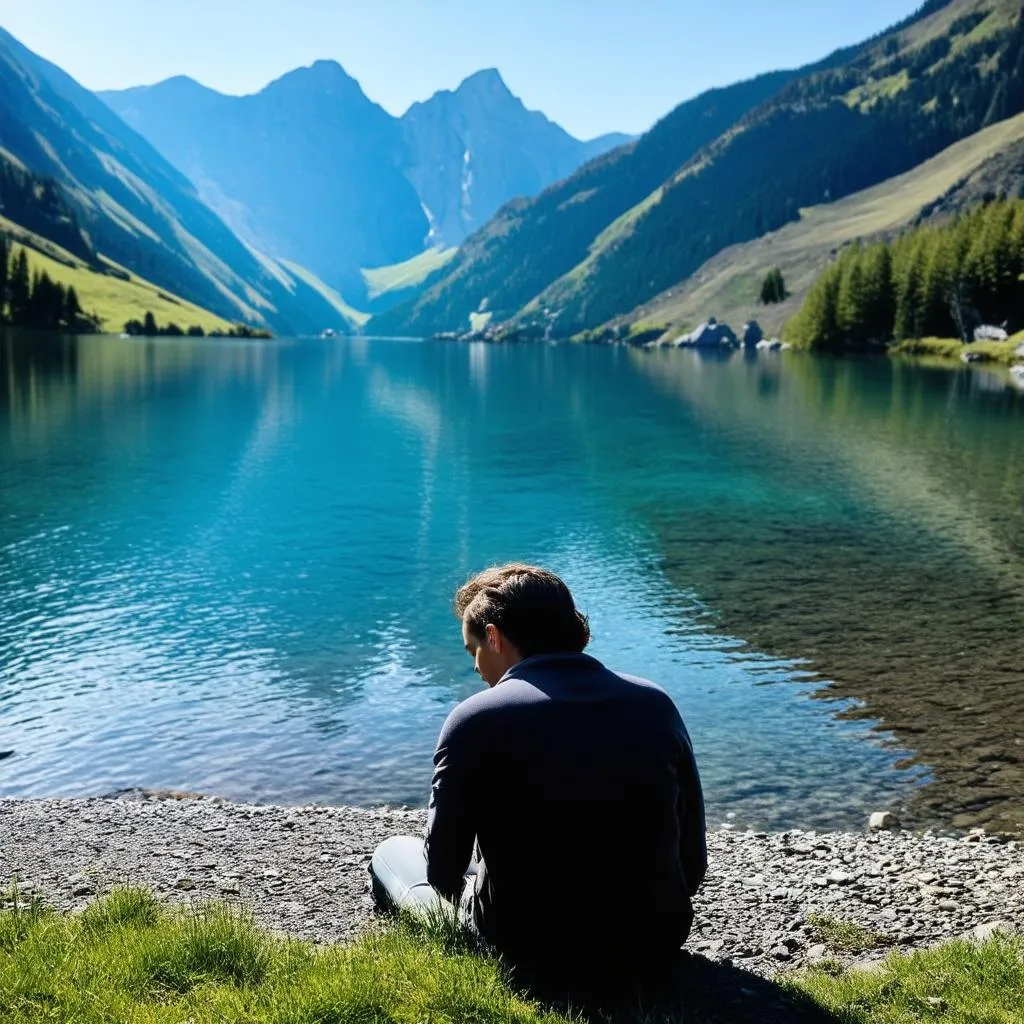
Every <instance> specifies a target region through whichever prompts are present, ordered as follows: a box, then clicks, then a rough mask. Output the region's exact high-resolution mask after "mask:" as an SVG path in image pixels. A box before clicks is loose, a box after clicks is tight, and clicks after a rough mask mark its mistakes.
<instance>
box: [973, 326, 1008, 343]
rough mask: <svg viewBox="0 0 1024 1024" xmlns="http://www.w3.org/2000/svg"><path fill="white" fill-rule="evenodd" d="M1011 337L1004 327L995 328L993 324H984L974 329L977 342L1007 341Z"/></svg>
mask: <svg viewBox="0 0 1024 1024" xmlns="http://www.w3.org/2000/svg"><path fill="white" fill-rule="evenodd" d="M1009 337H1010V336H1009V335H1008V334H1007V333H1006V331H1005V330H1004V329H1003V328H1002V327H995V326H994V325H992V324H982V325H981V326H980V327H975V328H974V340H975V341H1006V340H1007V339H1008V338H1009Z"/></svg>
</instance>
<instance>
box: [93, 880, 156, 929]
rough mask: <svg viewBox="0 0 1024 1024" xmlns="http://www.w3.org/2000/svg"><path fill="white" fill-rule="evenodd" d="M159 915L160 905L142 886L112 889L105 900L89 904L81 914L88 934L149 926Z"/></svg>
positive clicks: (153, 923)
mask: <svg viewBox="0 0 1024 1024" xmlns="http://www.w3.org/2000/svg"><path fill="white" fill-rule="evenodd" d="M159 917H160V904H159V903H158V902H157V900H156V897H155V896H153V895H152V894H151V893H149V892H147V891H146V890H145V889H137V888H127V887H126V888H123V889H115V890H113V891H112V892H111V893H109V894H108V895H107V896H106V898H105V899H102V900H98V901H97V902H95V903H91V904H90V905H89V906H88V907H86V908H85V910H83V911H82V914H81V923H82V927H83V928H84V929H85V930H86V931H87V932H89V933H91V934H93V935H96V936H100V935H106V934H108V933H110V932H111V931H113V930H114V929H117V928H130V927H133V926H134V927H143V928H145V927H150V926H152V925H155V924H156V923H157V920H158V919H159Z"/></svg>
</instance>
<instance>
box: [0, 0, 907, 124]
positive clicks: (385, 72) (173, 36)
mask: <svg viewBox="0 0 1024 1024" xmlns="http://www.w3.org/2000/svg"><path fill="white" fill-rule="evenodd" d="M918 6H920V0H2V2H0V25H2V26H3V27H4V28H6V29H7V30H8V31H9V32H11V33H13V34H14V35H15V36H17V37H18V38H19V39H20V40H21V41H22V42H23V43H24V44H25V45H26V46H28V47H29V48H30V49H33V50H35V51H36V52H37V53H39V54H40V55H42V56H43V57H46V58H47V59H49V60H51V61H53V62H54V63H56V64H59V65H60V66H61V67H63V68H64V69H65V70H66V71H68V72H69V73H70V74H71V75H73V76H74V77H75V78H77V79H78V80H79V81H80V82H81V83H82V84H83V85H85V86H87V87H88V88H90V89H115V88H122V87H126V86H130V85H142V84H149V83H152V82H157V81H160V80H161V79H164V78H169V77H170V76H172V75H176V74H185V75H190V76H191V77H192V78H195V79H197V80H199V81H200V82H202V83H203V84H205V85H208V86H210V87H212V88H214V89H219V90H220V91H222V92H229V93H248V92H255V91H257V90H259V89H260V88H262V87H263V86H264V85H266V84H267V82H269V81H271V80H272V79H274V78H277V77H278V76H280V75H282V74H284V73H285V72H286V71H290V70H291V69H292V68H295V67H299V66H300V65H304V64H310V63H312V62H313V61H314V60H316V59H318V58H332V59H334V60H337V61H339V62H340V63H341V64H342V65H343V66H344V67H345V69H346V70H347V71H348V72H349V73H350V74H351V75H353V76H354V77H355V78H357V79H358V80H359V81H360V83H361V84H362V86H363V89H364V91H365V92H366V94H367V95H368V96H369V97H370V98H371V99H373V100H376V101H377V102H378V103H380V104H381V105H382V106H384V107H385V108H386V109H387V110H390V111H391V112H392V113H396V114H400V113H402V112H404V111H405V109H406V108H407V107H408V106H409V104H410V103H412V102H413V101H415V100H417V99H426V98H427V97H428V96H429V95H431V94H432V93H433V92H435V91H436V90H437V89H444V88H453V87H454V86H456V85H457V84H458V83H459V82H460V81H461V80H462V79H463V78H465V77H466V76H467V75H469V74H471V73H472V72H473V71H476V70H479V69H480V68H483V67H497V68H498V69H499V70H500V71H501V73H502V74H503V75H504V77H505V81H506V82H508V84H509V87H510V88H511V89H512V91H513V92H515V93H516V94H517V95H519V96H520V97H522V99H523V101H524V102H525V103H526V105H527V106H528V107H531V108H535V109H539V110H543V111H544V113H546V114H547V115H548V116H549V117H551V118H552V119H553V120H555V121H558V122H559V123H560V124H562V125H563V126H564V127H565V128H567V129H568V130H569V131H571V132H572V133H573V134H575V135H578V136H581V137H585V138H586V137H590V136H593V135H597V134H600V133H602V132H606V131H613V130H621V131H629V132H640V131H643V130H645V129H646V128H648V127H650V125H651V124H652V123H653V122H654V121H656V120H657V119H658V118H659V117H660V116H662V115H663V114H665V113H667V112H668V111H669V110H671V109H672V107H674V106H675V105H676V104H677V103H679V102H681V101H682V100H684V99H688V98H689V97H691V96H694V95H695V94H696V93H698V92H700V91H702V90H703V89H706V88H709V87H710V86H714V85H726V84H728V83H730V82H735V81H737V80H739V79H741V78H747V77H749V76H751V75H753V74H756V73H757V72H760V71H766V70H770V69H774V68H782V67H793V66H797V65H800V64H804V63H807V62H809V61H812V60H816V59H818V58H819V57H823V56H824V55H825V54H826V53H828V52H830V51H831V50H833V49H835V48H836V47H838V46H843V45H846V44H848V43H853V42H858V41H860V40H861V39H863V38H865V37H867V36H869V35H872V34H874V33H875V32H877V31H879V30H881V29H882V28H885V27H887V26H888V25H890V24H892V23H893V22H896V21H898V20H900V19H901V18H903V17H904V16H906V15H907V14H909V13H910V12H911V11H912V10H914V9H915V8H917V7H918Z"/></svg>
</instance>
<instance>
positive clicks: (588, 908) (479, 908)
mask: <svg viewBox="0 0 1024 1024" xmlns="http://www.w3.org/2000/svg"><path fill="white" fill-rule="evenodd" d="M474 837H476V838H477V839H478V841H479V846H480V852H481V855H482V858H483V861H484V866H483V868H482V870H481V871H480V873H479V875H478V877H477V882H476V892H475V899H474V919H475V923H476V926H477V928H478V929H479V930H480V932H481V933H482V934H483V935H484V936H485V937H486V938H488V939H489V940H490V941H492V942H493V943H494V944H495V945H497V946H498V947H499V949H501V950H502V951H503V952H505V953H506V954H508V955H509V956H510V957H512V958H513V959H516V960H522V961H527V962H539V963H549V962H563V961H583V962H586V961H588V960H590V959H595V958H596V959H599V960H600V959H605V958H608V957H611V958H615V957H616V956H619V955H623V954H624V953H625V952H627V951H643V950H645V949H651V950H665V951H667V950H668V949H671V948H677V947H678V946H679V945H680V944H681V943H682V942H683V941H684V940H685V938H686V934H687V932H688V930H689V925H690V920H691V916H692V911H691V907H690V896H691V895H692V893H693V892H694V891H695V890H696V888H697V886H698V885H699V884H700V882H701V880H702V879H703V876H704V870H705V864H706V853H705V846H704V808H703V801H702V798H701V791H700V782H699V779H698V775H697V769H696V765H695V763H694V759H693V752H692V749H691V746H690V741H689V737H688V736H687V733H686V729H685V728H684V726H683V723H682V720H681V718H680V717H679V713H678V711H677V710H676V708H675V706H674V705H673V703H672V701H671V699H670V698H669V697H668V696H667V695H666V694H665V693H664V692H663V691H662V690H660V689H658V688H657V687H656V686H654V685H653V684H650V683H646V682H644V681H641V680H633V679H629V678H626V677H623V676H619V675H616V674H615V673H613V672H610V671H609V670H607V669H605V668H604V666H602V665H601V664H600V662H598V661H595V660H594V659H593V658H590V657H588V656H586V655H584V654H546V655H536V656H534V657H531V658H527V659H525V660H524V661H521V662H519V663H518V664H517V665H515V666H514V667H512V668H511V669H510V670H509V671H508V672H507V673H506V674H505V677H504V678H503V680H502V681H501V682H500V683H499V685H497V686H496V687H494V688H493V689H491V690H488V691H486V692H483V693H479V694H476V695H475V696H473V697H471V698H470V699H469V700H467V701H465V702H463V703H462V704H460V705H459V707H457V708H456V709H455V711H454V712H453V713H452V715H451V716H450V717H449V719H448V722H447V723H446V724H445V728H444V730H443V732H442V734H441V739H440V741H439V744H438V750H437V754H436V756H435V773H434V785H433V792H432V796H431V810H430V824H429V829H428V838H427V862H428V879H429V881H430V883H431V884H432V885H433V886H434V887H435V888H436V889H438V890H439V891H440V892H442V893H445V894H447V895H449V896H455V895H456V893H457V891H458V889H459V887H460V884H461V876H462V873H463V871H464V870H465V868H466V861H467V860H468V853H469V850H470V849H471V848H472V842H473V838H474Z"/></svg>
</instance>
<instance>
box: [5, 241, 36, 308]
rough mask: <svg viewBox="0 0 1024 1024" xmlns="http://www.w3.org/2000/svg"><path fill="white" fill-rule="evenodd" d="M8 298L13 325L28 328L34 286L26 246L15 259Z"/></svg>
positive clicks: (8, 287) (8, 288)
mask: <svg viewBox="0 0 1024 1024" xmlns="http://www.w3.org/2000/svg"><path fill="white" fill-rule="evenodd" d="M7 297H8V304H9V307H10V320H11V323H12V324H14V325H15V326H16V327H27V326H28V323H27V320H28V315H29V302H30V300H31V298H32V284H31V279H30V278H29V270H28V255H27V253H26V252H25V247H24V246H22V247H21V248H20V249H19V250H18V255H17V256H15V258H14V265H13V267H12V268H11V277H10V281H9V282H8V285H7Z"/></svg>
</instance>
